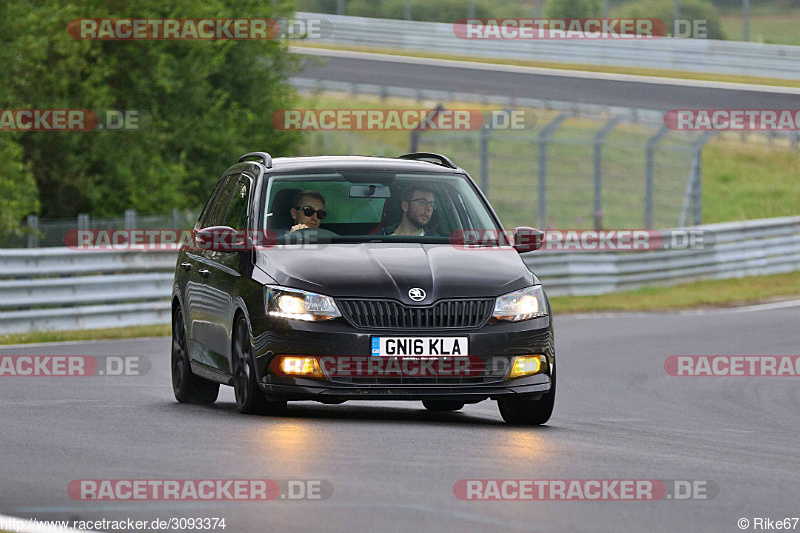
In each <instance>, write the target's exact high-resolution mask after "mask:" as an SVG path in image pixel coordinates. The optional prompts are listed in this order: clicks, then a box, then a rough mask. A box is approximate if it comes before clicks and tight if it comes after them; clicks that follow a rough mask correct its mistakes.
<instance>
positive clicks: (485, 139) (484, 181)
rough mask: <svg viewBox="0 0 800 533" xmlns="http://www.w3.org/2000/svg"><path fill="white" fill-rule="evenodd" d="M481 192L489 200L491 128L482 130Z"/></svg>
mask: <svg viewBox="0 0 800 533" xmlns="http://www.w3.org/2000/svg"><path fill="white" fill-rule="evenodd" d="M480 132H481V190H482V191H483V194H485V195H486V198H489V134H490V132H491V130H490V129H489V128H481V130H480Z"/></svg>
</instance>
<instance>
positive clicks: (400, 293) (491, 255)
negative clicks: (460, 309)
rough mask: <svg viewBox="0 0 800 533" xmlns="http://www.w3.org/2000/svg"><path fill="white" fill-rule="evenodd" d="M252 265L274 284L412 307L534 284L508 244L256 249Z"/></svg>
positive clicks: (529, 274) (484, 295) (498, 293)
mask: <svg viewBox="0 0 800 533" xmlns="http://www.w3.org/2000/svg"><path fill="white" fill-rule="evenodd" d="M256 265H257V266H258V267H259V268H260V269H261V270H263V271H264V272H266V273H267V274H268V275H269V276H270V277H271V278H272V279H274V280H275V282H276V283H277V284H278V285H283V286H287V287H294V288H298V289H303V290H308V291H313V292H318V293H321V294H326V295H329V296H334V297H354V298H361V297H366V298H393V299H396V300H399V301H401V302H403V303H406V304H416V305H424V304H426V303H431V302H434V301H436V300H440V299H442V298H469V297H495V296H500V295H501V294H505V293H507V292H511V291H513V290H517V289H521V288H523V287H528V286H530V285H532V284H534V283H535V277H534V276H533V274H532V273H531V272H530V270H528V268H527V267H526V266H525V263H523V262H522V259H521V258H520V257H519V254H518V253H517V252H516V251H515V250H514V249H512V248H502V249H498V248H473V249H461V248H457V247H454V246H451V245H447V244H419V243H391V244H387V243H360V244H328V245H317V246H316V247H309V246H305V247H301V246H275V247H272V248H268V249H259V251H258V257H257V262H256ZM411 288H420V289H422V290H424V291H425V293H426V297H425V299H424V300H422V301H418V302H417V301H413V300H411V298H410V297H409V295H408V292H409V289H411Z"/></svg>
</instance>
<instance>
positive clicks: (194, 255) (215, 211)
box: [186, 175, 238, 368]
mask: <svg viewBox="0 0 800 533" xmlns="http://www.w3.org/2000/svg"><path fill="white" fill-rule="evenodd" d="M237 179H238V176H237V177H236V178H232V177H231V176H229V175H226V176H225V178H224V179H223V181H222V183H221V184H220V186H219V187H218V191H217V194H216V196H215V198H214V201H213V203H212V204H211V205H210V206H209V208H208V214H207V215H206V217H205V219H204V220H202V224H200V227H199V228H197V229H204V228H209V227H212V226H220V225H222V222H223V221H224V219H225V215H226V214H227V210H228V204H229V203H230V199H231V195H232V194H233V189H234V187H235V185H236V181H237ZM186 256H187V259H188V260H189V261H190V262H191V263H192V270H193V271H194V272H196V274H194V275H193V276H192V278H191V279H190V280H189V282H188V283H187V284H186V307H187V310H188V312H189V323H190V327H189V332H188V336H189V341H190V342H189V356H190V357H191V359H192V360H193V361H195V362H198V363H202V364H203V365H206V366H209V367H212V368H215V367H217V366H219V361H218V356H216V357H215V355H214V353H213V347H212V346H213V345H214V337H215V330H216V329H217V328H218V326H217V323H218V320H219V318H218V317H219V316H220V315H221V314H222V313H224V308H225V307H226V306H227V305H228V304H227V302H226V299H225V295H224V294H223V293H221V292H220V291H219V290H218V289H217V288H216V287H215V285H214V284H215V282H216V281H217V279H215V278H213V277H212V270H213V258H212V257H209V251H208V250H202V249H199V248H197V247H194V249H193V250H191V251H189V252H187V254H186ZM221 308H222V309H221Z"/></svg>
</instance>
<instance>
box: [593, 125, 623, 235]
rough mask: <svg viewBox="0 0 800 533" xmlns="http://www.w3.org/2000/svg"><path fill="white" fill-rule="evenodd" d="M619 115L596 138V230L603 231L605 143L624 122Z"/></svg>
mask: <svg viewBox="0 0 800 533" xmlns="http://www.w3.org/2000/svg"><path fill="white" fill-rule="evenodd" d="M623 118H624V117H623V116H622V115H617V116H615V117H614V118H612V119H611V120H609V121H608V122H607V123H606V125H605V126H603V127H602V129H601V130H600V131H598V132H597V134H596V135H595V136H594V229H598V230H599V229H603V141H604V140H605V138H606V136H608V134H609V133H611V132H612V131H613V129H614V128H616V127H617V124H619V123H620V122H622V119H623Z"/></svg>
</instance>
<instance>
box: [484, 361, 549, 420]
mask: <svg viewBox="0 0 800 533" xmlns="http://www.w3.org/2000/svg"><path fill="white" fill-rule="evenodd" d="M551 380H552V386H551V387H550V390H549V391H548V392H546V393H545V394H543V395H542V397H541V398H540V399H538V400H532V399H530V396H532V395H529V394H521V395H519V396H515V397H512V398H500V399H498V400H497V406H498V407H499V408H500V415H501V416H502V417H503V420H505V421H506V422H508V423H509V424H513V425H515V426H539V425H541V424H544V423H546V422H547V421H548V420H550V415H552V414H553V406H554V405H555V401H556V371H555V368H554V369H553V373H552V374H551Z"/></svg>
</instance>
